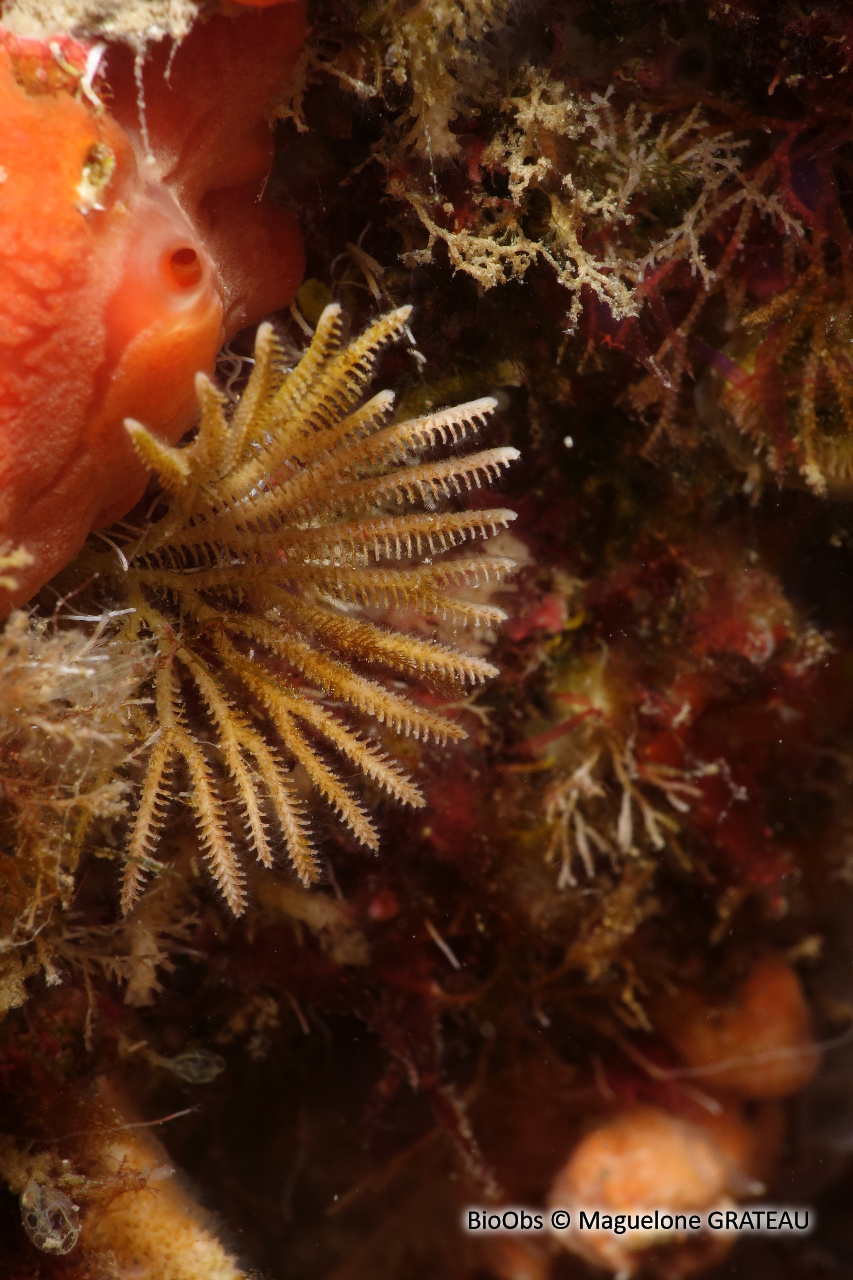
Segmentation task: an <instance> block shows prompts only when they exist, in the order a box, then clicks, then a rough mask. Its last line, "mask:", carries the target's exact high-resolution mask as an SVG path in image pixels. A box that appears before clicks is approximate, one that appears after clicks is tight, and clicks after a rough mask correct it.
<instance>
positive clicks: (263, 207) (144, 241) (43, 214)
mask: <svg viewBox="0 0 853 1280" xmlns="http://www.w3.org/2000/svg"><path fill="white" fill-rule="evenodd" d="M304 31H305V13H304V2H303V0H291V2H290V3H288V4H286V5H282V6H280V7H279V8H277V9H271V10H270V11H269V12H268V13H260V12H259V13H252V12H247V13H246V14H245V15H241V16H237V17H234V18H228V17H226V16H223V15H216V16H214V17H213V18H211V19H210V20H209V21H208V22H206V23H203V24H201V23H200V24H197V25H196V27H194V28H193V30H192V31H191V32H190V35H189V36H188V37H187V39H186V40H185V41H184V42H183V44H182V45H180V46H179V48H178V49H177V50H176V51H175V50H173V49H170V48H167V47H166V42H163V43H162V44H161V45H159V46H157V47H156V48H155V50H154V52H153V54H152V56H151V58H150V59H149V60H148V61H147V62H146V63H145V64H144V66H143V67H142V68H141V71H140V69H139V68H135V67H134V58H135V55H134V53H133V52H132V51H130V50H129V49H128V48H126V47H125V46H122V47H120V48H112V49H109V50H108V51H107V53H106V57H105V58H104V59H103V60H102V66H105V67H106V80H107V83H106V84H104V83H103V81H102V80H101V79H98V81H97V82H96V85H95V89H94V90H93V88H92V86H91V84H90V83H89V79H88V78H87V77H90V75H91V70H92V66H91V65H89V66H87V58H89V59H90V63H91V62H92V60H94V61H95V62H96V61H97V55H96V54H93V55H91V57H90V50H89V49H88V48H87V46H85V45H80V44H77V43H76V42H74V41H71V40H69V38H68V37H60V38H59V39H58V40H56V39H51V38H49V37H48V38H45V39H44V40H43V41H37V40H20V39H18V38H17V37H16V36H14V35H12V34H10V33H9V32H7V31H5V30H4V29H3V28H2V27H0V119H2V121H3V128H2V130H0V232H2V234H0V550H3V549H6V550H9V549H14V548H17V547H19V546H22V547H24V548H25V550H26V551H27V552H29V554H30V556H31V558H32V563H31V564H30V565H29V566H28V568H26V569H24V570H22V571H19V572H18V574H17V590H16V591H15V592H14V593H12V594H4V593H3V592H2V591H0V616H2V615H3V613H5V612H7V611H8V609H9V608H10V607H11V606H13V605H16V604H20V603H22V602H24V601H26V600H27V599H29V597H30V596H31V595H32V594H33V593H34V592H35V591H37V590H38V589H39V587H41V585H42V584H43V583H44V582H46V581H47V580H48V579H49V578H50V577H51V576H52V575H53V574H54V573H56V572H57V571H58V570H59V569H60V568H62V566H63V565H65V564H66V563H67V562H68V561H69V560H70V559H71V558H73V556H74V555H75V554H76V553H77V551H78V550H79V548H80V546H81V545H82V543H83V541H84V539H85V538H86V536H87V534H88V533H89V531H90V530H91V529H92V528H97V527H98V526H101V525H104V524H108V523H110V522H111V521H113V520H115V519H117V518H119V517H120V516H122V515H123V514H124V513H125V512H126V511H128V510H129V509H130V507H131V506H132V505H133V504H134V503H135V502H136V501H137V500H138V499H139V497H140V496H141V494H142V492H143V490H144V487H145V484H146V481H147V473H146V470H145V468H144V467H143V466H142V464H141V463H140V461H139V459H138V458H137V456H136V454H135V452H134V450H133V448H132V446H131V444H130V440H129V438H128V435H127V432H126V431H125V429H124V425H123V424H124V420H125V418H136V419H138V420H139V421H141V422H143V423H144V424H145V426H146V427H148V428H149V430H152V431H154V432H155V433H156V434H157V435H159V436H160V437H161V438H162V439H163V440H164V441H167V442H169V443H174V442H175V441H177V440H178V439H179V438H180V436H181V435H182V434H183V433H184V432H185V431H186V429H187V428H188V427H189V426H190V425H191V424H192V422H193V419H194V417H195V416H196V413H197V401H196V395H195V390H194V383H195V375H196V374H197V373H198V372H199V371H204V372H208V373H210V372H212V370H213V365H214V361H215V358H216V353H217V351H218V349H219V347H220V346H221V344H222V343H223V342H224V341H227V340H228V339H229V338H230V337H231V336H233V334H234V333H236V332H237V330H238V329H240V328H242V327H243V326H244V325H247V324H251V323H254V322H256V321H257V320H258V319H260V318H261V317H262V316H263V315H265V314H266V313H267V312H268V311H271V310H274V309H276V308H278V307H280V306H282V305H284V304H285V303H287V302H288V301H290V299H291V298H292V297H293V294H294V293H295V290H296V288H297V287H298V284H299V281H300V279H301V275H302V270H303V254H302V245H301V238H300V236H299V232H298V229H297V227H296V223H295V219H294V217H293V215H292V214H290V213H288V212H285V211H284V210H281V209H277V208H276V207H275V206H273V205H271V204H269V202H267V201H264V200H262V199H261V197H262V195H263V188H264V184H265V181H266V177H267V174H268V172H269V167H270V163H271V156H272V137H271V133H270V126H269V123H268V121H267V118H266V108H267V105H268V103H269V100H270V98H271V97H272V96H273V95H274V93H275V91H276V90H277V89H280V88H281V86H282V83H283V81H285V80H286V77H287V73H288V70H289V68H290V66H291V65H292V63H293V61H294V60H295V58H296V56H297V53H298V51H299V48H300V46H301V43H302V40H303V38H304ZM170 54H172V55H173V65H172V67H171V68H170V71H169V75H168V77H167V75H166V70H167V61H168V58H169V56H170ZM57 68H59V69H58V70H57ZM140 80H141V84H142V92H141V93H140V90H139V84H138V81H140ZM98 97H100V98H101V103H99V102H98ZM102 104H106V105H102ZM141 104H143V105H141ZM106 107H108V108H109V109H108V110H107V109H106Z"/></svg>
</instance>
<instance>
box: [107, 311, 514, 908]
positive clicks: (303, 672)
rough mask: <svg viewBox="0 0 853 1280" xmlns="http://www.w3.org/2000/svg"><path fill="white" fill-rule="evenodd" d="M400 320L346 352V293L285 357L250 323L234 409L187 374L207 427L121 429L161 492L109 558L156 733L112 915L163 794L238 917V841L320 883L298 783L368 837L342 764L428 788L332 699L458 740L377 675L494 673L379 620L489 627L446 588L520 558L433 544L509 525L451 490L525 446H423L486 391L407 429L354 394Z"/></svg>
mask: <svg viewBox="0 0 853 1280" xmlns="http://www.w3.org/2000/svg"><path fill="white" fill-rule="evenodd" d="M408 316H409V308H407V307H403V308H400V309H399V310H397V311H393V312H391V313H390V314H388V315H386V316H383V317H381V318H380V319H378V320H376V321H375V322H374V323H373V324H372V325H371V326H370V327H369V328H368V329H367V330H366V331H365V332H364V333H363V334H362V335H361V336H360V337H358V338H356V339H355V340H354V341H353V342H352V343H350V345H348V346H342V344H341V317H340V308H339V307H337V306H330V307H327V308H326V310H325V311H324V313H323V315H322V316H321V318H320V321H319V323H318V326H317V330H316V333H315V335H314V338H313V341H312V342H311V345H310V347H309V348H308V350H307V352H306V353H305V355H304V356H303V358H302V360H301V362H300V363H299V364H298V365H297V366H296V367H295V368H293V369H289V368H288V366H287V364H286V361H285V359H284V356H283V353H282V350H281V348H280V347H279V344H278V342H277V340H276V338H275V335H274V332H273V329H272V327H271V326H270V325H262V326H261V328H260V329H259V331H258V335H257V342H256V347H255V364H254V370H253V372H252V375H251V378H250V379H249V382H248V385H247V387H246V391H245V393H244V395H243V397H242V399H241V400H240V402H239V403H238V404H237V406H236V407H235V408H234V409H233V411H232V409H231V408H230V406H229V405H228V402H227V400H226V399H225V397H224V396H223V395H222V394H220V392H219V391H217V389H216V388H215V387H214V386H213V384H212V383H211V382H210V381H209V380H208V379H207V378H206V377H203V376H201V375H200V376H199V378H198V394H199V400H200V403H201V422H200V425H199V428H198V432H197V434H196V436H195V437H194V439H193V440H192V442H191V443H190V444H189V445H187V446H185V447H183V448H172V447H170V446H166V445H164V444H162V443H161V442H160V441H159V440H157V439H156V438H155V437H154V436H153V435H152V434H151V433H149V432H148V431H147V430H146V429H145V427H144V426H142V425H140V424H138V423H128V429H129V430H130V432H131V435H132V438H133V441H134V444H135V446H136V448H137V450H138V452H139V454H140V456H141V457H142V458H143V459H144V460H145V462H146V463H147V464H148V465H149V466H151V467H152V469H153V470H154V471H155V472H156V473H157V475H158V476H159V478H160V481H161V483H162V486H163V489H164V491H165V496H164V502H163V505H162V507H161V509H160V514H159V518H156V519H155V522H154V523H153V524H152V525H151V526H150V527H149V528H148V529H146V530H145V531H143V532H142V533H141V535H140V536H137V537H136V538H135V539H134V540H133V541H132V542H128V543H126V545H125V546H124V548H123V552H122V554H123V557H124V558H125V559H126V562H127V569H126V570H125V571H123V573H122V580H123V584H124V591H125V593H126V595H127V603H128V605H129V606H131V607H132V609H133V612H132V613H129V614H128V615H127V618H126V621H125V623H124V630H125V633H126V635H127V636H128V637H134V638H146V639H148V640H150V642H152V643H153V644H154V645H155V646H156V648H157V651H158V653H159V656H160V661H159V665H158V669H157V671H156V674H155V676H154V679H153V691H152V701H151V704H150V709H143V711H142V712H141V714H142V715H143V716H144V717H145V719H146V721H147V723H145V724H143V725H142V726H141V728H142V732H143V733H145V735H146V737H147V738H148V740H149V742H150V747H149V750H148V756H147V763H146V766H145V772H144V778H143V781H142V786H141V794H140V799H139V805H138V808H137V811H136V816H135V819H134V821H133V824H132V831H131V835H130V841H129V846H128V851H127V866H126V871H125V876H124V885H123V891H122V905H123V908H124V910H125V911H127V910H129V909H130V907H131V906H132V905H133V902H134V901H135V899H136V898H137V896H138V895H139V893H140V891H141V888H142V884H143V880H144V878H145V874H146V872H147V871H150V870H156V868H157V865H158V864H157V863H156V862H155V861H154V854H155V852H156V850H157V848H158V843H159V840H160V837H161V834H162V829H163V824H164V821H165V818H166V815H167V812H168V810H169V808H170V805H171V801H172V799H173V797H174V796H175V794H176V793H180V794H181V795H182V798H184V799H185V800H186V801H187V803H188V804H189V805H190V806H191V808H192V810H193V811H194V813H195V817H196V822H197V826H198V831H199V836H200V840H201V843H202V846H203V848H204V851H205V856H206V858H207V861H208V864H209V867H210V870H211V872H212V874H213V876H214V878H215V879H216V881H217V883H218V885H219V887H220V889H221V891H222V893H223V895H224V897H225V899H226V901H227V902H228V904H229V906H230V907H231V909H232V910H233V911H234V912H235V913H239V912H241V911H242V910H243V909H244V906H245V902H246V895H245V888H244V873H243V871H242V868H241V865H240V861H239V858H238V848H239V847H240V845H241V844H248V846H249V847H250V848H251V849H253V850H254V852H255V854H256V856H257V857H258V859H259V860H260V861H261V862H262V863H263V864H264V865H266V866H271V865H272V863H273V859H274V854H275V851H276V845H277V842H280V837H281V838H283V841H284V845H285V846H286V849H287V853H288V855H289V858H290V860H291V862H292V864H293V866H294V868H295V869H296V871H297V873H298V874H299V876H300V877H301V878H302V880H303V881H304V882H306V883H307V882H309V881H311V880H313V879H315V878H316V875H317V867H316V852H315V847H314V843H313V841H312V839H311V835H310V833H309V826H308V819H307V813H306V807H305V799H304V793H305V792H306V791H307V790H308V785H307V784H310V787H311V788H313V790H315V791H316V792H319V793H320V795H321V796H322V797H323V798H324V800H325V801H326V802H327V803H328V804H329V805H330V806H331V807H332V808H333V809H334V810H335V811H336V813H337V815H338V816H339V818H340V819H341V820H342V821H343V823H344V824H345V825H346V826H347V827H348V828H349V829H350V831H351V832H352V834H353V835H354V836H355V837H356V839H357V840H359V841H360V842H361V843H362V844H363V845H365V846H367V847H368V848H370V849H375V848H376V847H377V843H378V841H377V833H376V829H375V826H374V824H373V823H372V821H371V819H370V817H369V816H368V813H367V812H366V810H365V808H364V807H363V805H362V804H361V802H360V801H359V800H358V799H357V798H356V796H355V795H354V794H353V792H352V790H351V789H350V787H349V785H348V784H347V783H346V782H345V781H344V780H343V778H342V776H341V768H340V762H341V760H343V761H345V762H346V763H347V765H348V767H349V769H350V770H354V771H355V772H356V773H359V774H362V775H363V776H364V777H365V778H366V779H368V780H369V781H370V782H371V783H372V784H374V785H375V786H378V787H379V788H381V789H383V790H384V791H385V792H387V793H388V794H389V795H390V796H392V797H393V798H394V799H396V800H399V801H402V802H403V803H406V804H410V805H415V806H420V805H422V804H423V800H422V797H421V794H420V792H419V790H418V788H417V787H416V785H415V784H414V783H413V781H412V780H411V779H410V778H409V777H408V776H407V775H406V774H405V773H404V772H403V770H402V769H401V767H400V766H399V764H398V763H397V762H396V761H394V760H393V759H391V758H390V757H389V756H388V755H387V754H386V752H385V751H383V750H382V748H381V744H380V743H379V742H377V741H376V734H375V733H374V732H372V731H370V730H368V729H366V728H365V727H364V726H358V725H356V726H354V725H353V724H351V723H348V720H347V719H345V718H344V715H342V714H341V710H342V709H343V710H345V712H346V713H347V716H349V715H354V716H356V717H358V716H362V717H368V718H372V719H373V720H374V721H379V722H382V723H384V724H386V725H387V726H388V727H389V728H391V729H393V730H396V731H397V732H401V733H403V734H406V735H413V736H415V737H417V738H434V739H437V740H439V741H443V740H447V739H458V738H461V737H464V736H465V735H464V731H463V730H462V729H461V727H460V726H459V725H458V724H457V723H455V722H454V721H452V720H450V719H448V718H447V717H446V716H443V715H441V714H439V713H438V712H436V711H434V710H432V709H431V708H429V707H427V706H424V705H422V704H421V703H419V702H416V701H414V700H412V699H410V698H408V697H406V696H404V695H403V694H401V693H400V692H398V691H397V690H396V689H395V688H391V687H388V685H387V684H385V683H383V682H381V680H380V679H378V678H376V676H375V675H374V672H382V671H383V670H384V671H385V672H390V673H393V674H394V675H395V676H396V677H398V678H399V677H400V676H404V677H415V678H417V679H420V678H422V677H428V678H432V679H433V680H437V681H438V682H439V683H442V682H444V684H445V685H446V684H447V683H448V682H459V683H463V684H464V683H466V682H469V683H472V684H476V683H478V682H480V681H482V680H485V679H487V678H488V677H490V676H492V675H494V674H496V672H495V668H494V667H493V666H492V665H491V664H490V663H489V662H487V661H485V660H484V659H483V658H481V657H478V656H472V655H468V654H465V653H462V652H460V651H458V650H456V649H455V648H452V647H449V646H447V645H443V644H441V643H438V642H437V641H435V640H432V639H426V638H421V637H419V636H415V635H409V634H405V633H402V632H400V631H397V630H393V629H391V628H390V627H389V626H388V625H385V624H384V623H383V621H382V620H381V618H380V617H378V616H377V615H380V614H381V613H382V611H383V610H385V611H387V610H389V609H407V610H414V611H417V612H418V613H419V614H421V615H425V616H426V617H427V618H428V619H430V618H431V619H434V620H439V619H441V620H443V621H444V622H445V623H446V622H447V621H449V622H450V623H451V624H455V625H458V626H465V627H474V628H477V627H484V626H493V625H494V624H495V623H496V622H499V621H500V620H501V619H502V617H503V616H504V615H503V612H502V610H501V609H499V608H497V607H496V606H494V605H491V604H486V603H482V604H479V603H473V602H471V601H470V600H465V599H462V598H457V596H456V595H455V594H450V593H448V591H447V589H448V588H454V589H455V588H458V587H460V586H462V587H465V586H467V587H476V586H477V585H479V584H481V583H483V582H487V581H494V579H495V578H499V577H501V576H502V575H504V574H506V573H507V572H508V571H509V570H510V569H511V567H512V562H511V561H510V560H507V559H506V558H500V557H489V556H484V555H482V554H473V555H468V556H466V557H461V556H459V555H458V554H454V555H450V556H445V554H444V553H447V552H449V551H451V550H452V549H453V548H456V547H457V546H459V545H460V544H461V543H464V542H467V541H469V540H472V539H475V538H483V537H487V536H489V535H490V534H493V533H495V532H497V530H498V529H500V528H503V527H505V526H506V525H507V524H508V523H509V522H510V521H511V520H512V519H513V518H514V513H513V512H511V511H507V510H459V509H453V507H452V499H454V498H455V497H456V496H457V495H461V494H462V493H463V492H465V491H466V490H468V489H471V488H472V487H474V486H479V485H480V484H481V483H482V482H483V481H484V480H485V481H487V482H488V481H490V480H492V479H494V478H496V477H497V476H498V475H499V473H500V472H501V470H502V469H503V468H504V467H505V466H506V465H507V464H508V463H509V462H511V461H512V460H513V459H514V458H515V457H516V456H517V451H516V450H515V449H511V448H506V447H501V448H494V449H489V450H486V451H484V452H480V453H475V454H469V455H457V454H453V455H451V456H449V457H445V458H444V459H441V460H434V459H432V458H429V457H427V456H426V455H427V453H428V452H430V451H431V450H432V449H433V448H434V447H435V446H436V445H442V444H445V445H446V444H456V443H458V442H459V441H461V440H463V439H464V438H465V437H466V436H468V435H471V434H473V433H474V432H475V431H477V430H478V428H479V427H480V426H481V425H482V424H483V422H484V421H485V420H486V418H487V417H488V415H489V414H490V413H491V412H492V410H493V409H494V407H495V402H494V400H492V399H489V398H485V399H480V400H475V401H472V402H471V403H469V404H464V405H460V406H457V407H455V408H451V409H446V410H443V411H440V412H437V413H433V414H430V415H428V416H426V417H422V418H415V419H412V420H409V421H405V422H393V421H390V417H391V411H392V407H393V396H392V395H391V394H390V393H389V392H386V391H383V392H380V393H379V394H378V395H375V396H373V397H372V398H371V399H369V400H368V401H367V402H366V403H360V402H361V399H362V393H363V391H364V388H365V386H366V384H367V382H368V380H369V378H370V376H371V373H372V370H373V367H374V365H375V362H376V359H377V356H378V354H379V353H380V352H381V351H382V349H383V348H384V347H385V346H386V345H387V344H388V343H389V342H391V341H393V340H394V339H396V338H399V337H400V336H401V335H402V334H403V332H404V330H405V325H406V321H407V319H408ZM401 508H405V510H404V511H403V510H401ZM98 559H99V563H97V564H96V565H95V566H92V567H95V568H97V570H98V572H99V574H100V576H101V579H102V580H103V579H104V577H105V576H106V577H108V579H109V580H110V590H111V591H112V592H114V591H115V589H116V582H115V578H116V575H115V561H114V560H109V561H107V560H106V559H105V558H103V557H99V558H98ZM90 565H91V560H90ZM371 615H372V616H371ZM367 669H369V674H368V673H367Z"/></svg>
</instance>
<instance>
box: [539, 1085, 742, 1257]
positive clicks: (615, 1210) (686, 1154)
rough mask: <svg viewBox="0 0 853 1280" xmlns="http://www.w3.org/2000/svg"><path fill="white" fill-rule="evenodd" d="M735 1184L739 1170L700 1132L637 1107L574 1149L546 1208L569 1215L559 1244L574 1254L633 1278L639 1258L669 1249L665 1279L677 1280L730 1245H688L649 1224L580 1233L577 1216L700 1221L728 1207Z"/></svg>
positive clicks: (710, 1242) (656, 1110) (664, 1114)
mask: <svg viewBox="0 0 853 1280" xmlns="http://www.w3.org/2000/svg"><path fill="white" fill-rule="evenodd" d="M739 1123H740V1124H741V1126H743V1121H740V1122H739ZM729 1137H731V1135H729ZM732 1177H734V1178H735V1180H737V1177H738V1171H737V1170H736V1169H734V1168H733V1167H732V1165H731V1164H730V1161H729V1158H728V1154H727V1153H726V1152H724V1151H723V1150H722V1149H721V1148H720V1147H719V1146H718V1145H717V1143H716V1142H715V1140H714V1138H713V1137H711V1136H710V1135H709V1134H708V1133H707V1132H705V1130H704V1128H703V1127H700V1126H699V1125H696V1124H692V1123H690V1122H689V1121H687V1120H683V1119H680V1118H679V1117H677V1116H673V1115H670V1114H669V1113H668V1112H666V1111H663V1110H660V1109H659V1108H657V1107H648V1106H639V1107H632V1108H630V1109H629V1110H626V1111H623V1112H620V1113H618V1114H617V1115H615V1116H613V1117H611V1119H609V1120H607V1121H605V1122H604V1123H603V1124H602V1125H601V1126H600V1127H599V1128H597V1129H594V1130H593V1131H592V1132H591V1133H589V1134H587V1136H586V1137H585V1138H583V1139H582V1140H581V1141H580V1142H579V1143H578V1145H577V1146H576V1147H575V1149H574V1151H573V1152H572V1154H571V1156H570V1157H569V1160H568V1161H567V1163H566V1164H565V1165H564V1166H563V1168H562V1170H561V1171H560V1172H559V1173H558V1175H557V1177H556V1179H555V1181H554V1183H553V1186H552V1188H551V1192H550V1194H549V1197H548V1203H549V1208H551V1209H555V1208H563V1209H567V1210H569V1212H570V1214H571V1217H572V1226H571V1227H570V1229H569V1230H568V1231H566V1232H561V1233H560V1237H559V1238H560V1240H561V1242H562V1243H563V1244H564V1245H565V1247H566V1248H568V1249H570V1250H571V1251H572V1252H573V1253H576V1254H579V1255H580V1256H581V1257H584V1258H586V1259H587V1260H588V1261H590V1262H593V1263H595V1264H596V1265H597V1266H600V1267H607V1268H609V1269H611V1270H614V1271H618V1272H620V1273H623V1274H625V1275H630V1274H631V1273H632V1272H633V1271H634V1270H636V1269H637V1268H638V1267H639V1266H640V1264H641V1261H642V1259H641V1258H640V1257H639V1255H640V1254H642V1253H643V1252H644V1251H645V1250H648V1249H651V1248H653V1247H657V1246H661V1245H667V1246H671V1247H672V1251H671V1252H669V1253H668V1257H667V1261H666V1263H665V1265H664V1266H663V1272H662V1273H663V1274H665V1275H666V1276H667V1277H680V1276H684V1275H688V1274H690V1272H691V1271H693V1270H696V1269H698V1268H699V1267H705V1266H708V1265H709V1264H710V1262H711V1261H716V1260H717V1259H718V1258H719V1257H720V1256H722V1254H724V1253H725V1252H726V1251H727V1250H728V1248H729V1247H730V1242H727V1241H726V1240H723V1239H721V1240H708V1239H706V1238H703V1239H702V1240H701V1242H699V1241H697V1240H696V1239H690V1238H688V1239H687V1241H686V1243H685V1236H684V1233H683V1232H682V1233H679V1232H676V1231H674V1230H672V1229H670V1230H664V1229H658V1230H657V1231H656V1230H655V1228H654V1223H653V1221H652V1223H651V1225H650V1226H648V1224H647V1229H644V1228H643V1227H641V1228H640V1229H639V1230H632V1231H630V1232H626V1233H624V1234H620V1235H617V1234H615V1233H614V1232H612V1231H608V1230H604V1229H603V1228H602V1229H601V1230H599V1231H595V1230H592V1231H590V1230H584V1231H580V1230H579V1229H578V1225H577V1224H578V1210H579V1209H581V1208H586V1209H587V1210H589V1211H593V1210H595V1209H598V1210H599V1211H600V1212H601V1213H602V1214H611V1215H616V1214H645V1213H647V1212H648V1211H651V1212H652V1213H653V1212H654V1210H655V1209H658V1210H663V1211H666V1212H667V1213H671V1214H676V1213H681V1214H685V1215H689V1214H692V1213H703V1214H704V1213H705V1212H706V1211H707V1210H710V1209H712V1208H714V1207H715V1206H717V1205H719V1204H724V1205H725V1204H727V1203H731V1202H730V1200H729V1198H728V1192H729V1189H730V1182H731V1180H732Z"/></svg>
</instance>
